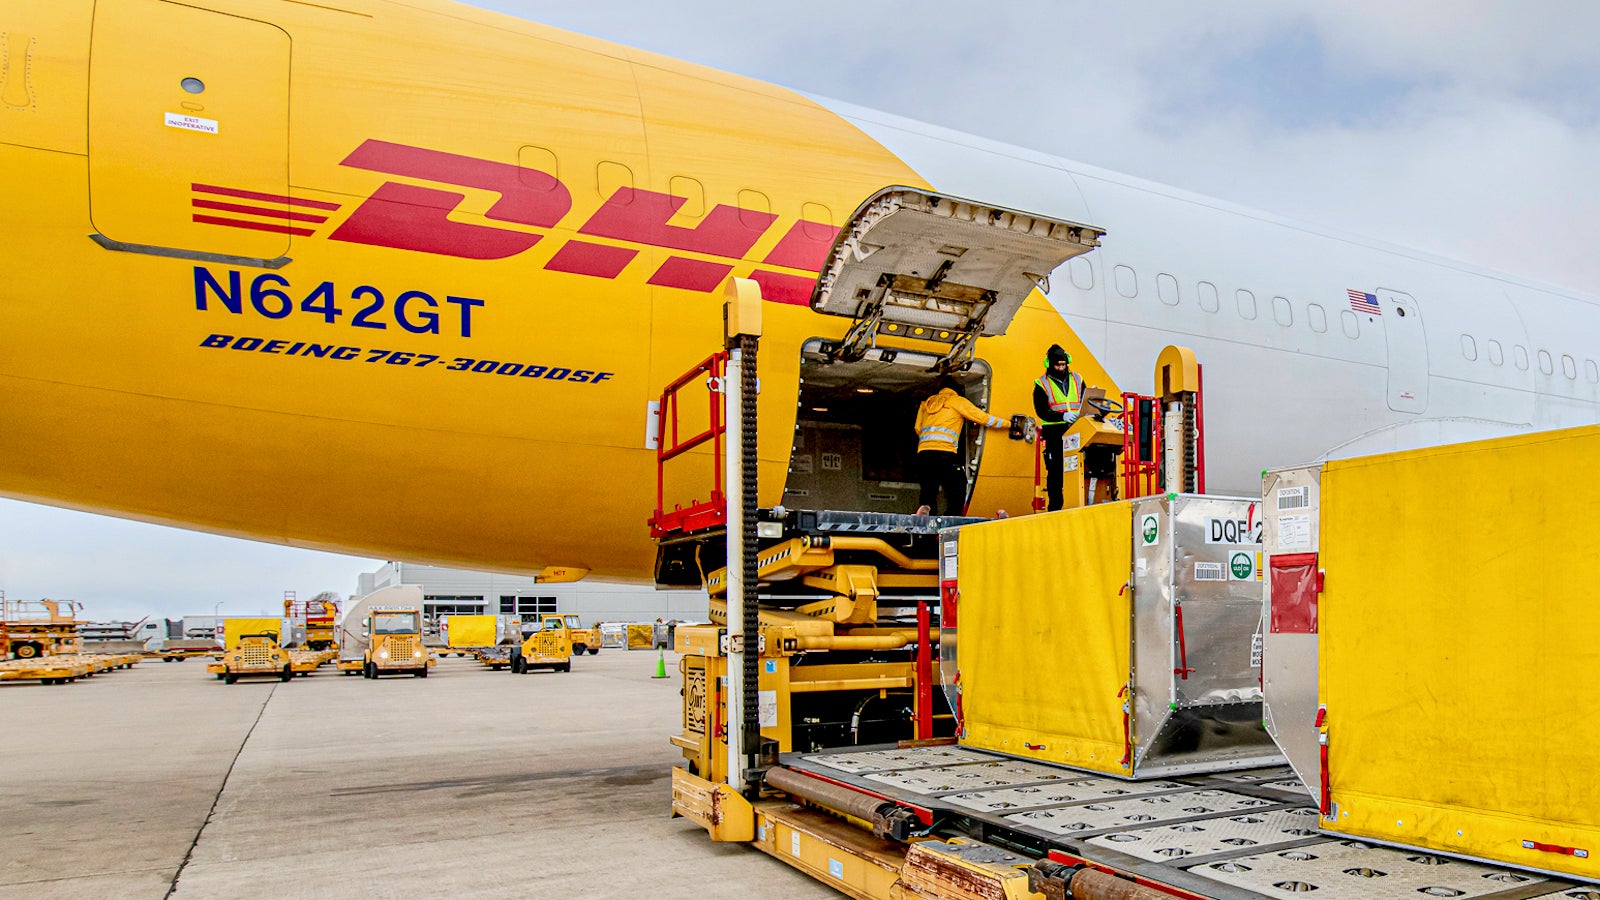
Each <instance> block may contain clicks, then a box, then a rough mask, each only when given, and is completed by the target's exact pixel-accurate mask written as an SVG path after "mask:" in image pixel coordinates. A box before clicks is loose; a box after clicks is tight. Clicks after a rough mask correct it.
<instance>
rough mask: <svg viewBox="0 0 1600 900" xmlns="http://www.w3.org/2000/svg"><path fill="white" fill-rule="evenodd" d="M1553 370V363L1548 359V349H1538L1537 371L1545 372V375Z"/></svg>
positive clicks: (1554, 367)
mask: <svg viewBox="0 0 1600 900" xmlns="http://www.w3.org/2000/svg"><path fill="white" fill-rule="evenodd" d="M1555 370H1556V366H1555V363H1554V362H1553V361H1552V360H1551V359H1550V351H1549V350H1540V351H1539V371H1541V372H1543V373H1545V374H1546V375H1549V374H1551V373H1552V372H1554V371H1555Z"/></svg>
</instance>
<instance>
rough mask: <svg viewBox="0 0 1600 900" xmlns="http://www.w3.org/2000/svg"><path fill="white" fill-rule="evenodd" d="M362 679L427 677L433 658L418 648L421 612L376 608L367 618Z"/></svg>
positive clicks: (423, 648)
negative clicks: (387, 676) (403, 675)
mask: <svg viewBox="0 0 1600 900" xmlns="http://www.w3.org/2000/svg"><path fill="white" fill-rule="evenodd" d="M366 631H367V638H368V643H367V652H366V659H365V661H364V663H363V664H362V669H361V675H362V677H364V678H377V677H378V676H380V675H401V674H406V673H410V674H412V675H415V676H416V677H418V678H427V677H428V667H429V666H431V665H433V655H432V654H430V653H429V652H428V648H426V647H424V646H422V610H420V609H416V608H410V609H399V608H392V607H379V608H375V609H373V610H372V611H371V612H369V613H368V614H367V619H366Z"/></svg>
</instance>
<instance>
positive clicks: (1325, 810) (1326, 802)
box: [1322, 741, 1333, 818]
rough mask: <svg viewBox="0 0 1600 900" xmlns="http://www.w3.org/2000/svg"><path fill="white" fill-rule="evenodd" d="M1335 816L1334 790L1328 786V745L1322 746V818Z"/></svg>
mask: <svg viewBox="0 0 1600 900" xmlns="http://www.w3.org/2000/svg"><path fill="white" fill-rule="evenodd" d="M1331 815H1333V789H1332V787H1330V786H1329V784H1328V744H1327V742H1326V741H1324V742H1323V744H1322V816H1323V818H1327V817H1328V816H1331Z"/></svg>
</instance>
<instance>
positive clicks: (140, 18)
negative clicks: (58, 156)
mask: <svg viewBox="0 0 1600 900" xmlns="http://www.w3.org/2000/svg"><path fill="white" fill-rule="evenodd" d="M93 41H94V42H93V46H92V49H91V51H90V59H89V84H90V88H89V215H90V218H91V220H92V221H93V225H94V228H95V230H96V231H97V232H99V234H98V235H97V236H96V240H97V241H99V242H100V243H101V244H102V245H103V246H111V247H113V248H114V249H124V250H139V251H142V252H148V253H158V254H162V255H175V256H182V257H185V258H199V259H217V260H219V261H233V260H236V261H239V262H242V263H246V264H248V263H250V262H251V261H255V262H257V264H260V262H261V261H267V260H273V259H275V258H278V257H282V256H284V255H285V254H286V253H287V252H288V250H289V240H290V235H293V234H310V233H311V231H310V230H309V229H308V228H307V227H306V225H307V223H308V222H309V221H311V220H312V219H315V220H316V221H321V217H320V216H316V215H315V211H314V210H308V209H302V208H300V207H298V206H294V205H291V204H289V202H288V194H289V45H290V41H289V35H288V34H287V33H285V32H284V31H283V30H282V29H280V28H278V27H277V26H274V25H268V24H266V23H263V22H256V21H253V20H250V19H241V18H239V17H238V16H230V15H224V14H222V13H215V12H207V11H205V10H199V9H195V8H193V7H188V6H179V5H178V4H176V3H167V2H163V0H101V2H99V3H97V4H95V16H94V38H93ZM308 217H309V218H308ZM117 245H124V246H117ZM125 245H133V246H125Z"/></svg>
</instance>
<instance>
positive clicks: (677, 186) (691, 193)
mask: <svg viewBox="0 0 1600 900" xmlns="http://www.w3.org/2000/svg"><path fill="white" fill-rule="evenodd" d="M667 193H669V194H671V195H672V196H674V197H682V198H683V205H682V206H680V207H678V211H677V212H676V213H674V214H673V215H674V216H684V217H686V218H690V219H698V218H700V217H701V216H703V215H705V214H706V189H705V186H704V185H702V184H701V183H700V182H699V181H698V180H697V179H694V178H690V177H689V176H687V175H674V176H672V177H671V178H670V179H668V180H667Z"/></svg>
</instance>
